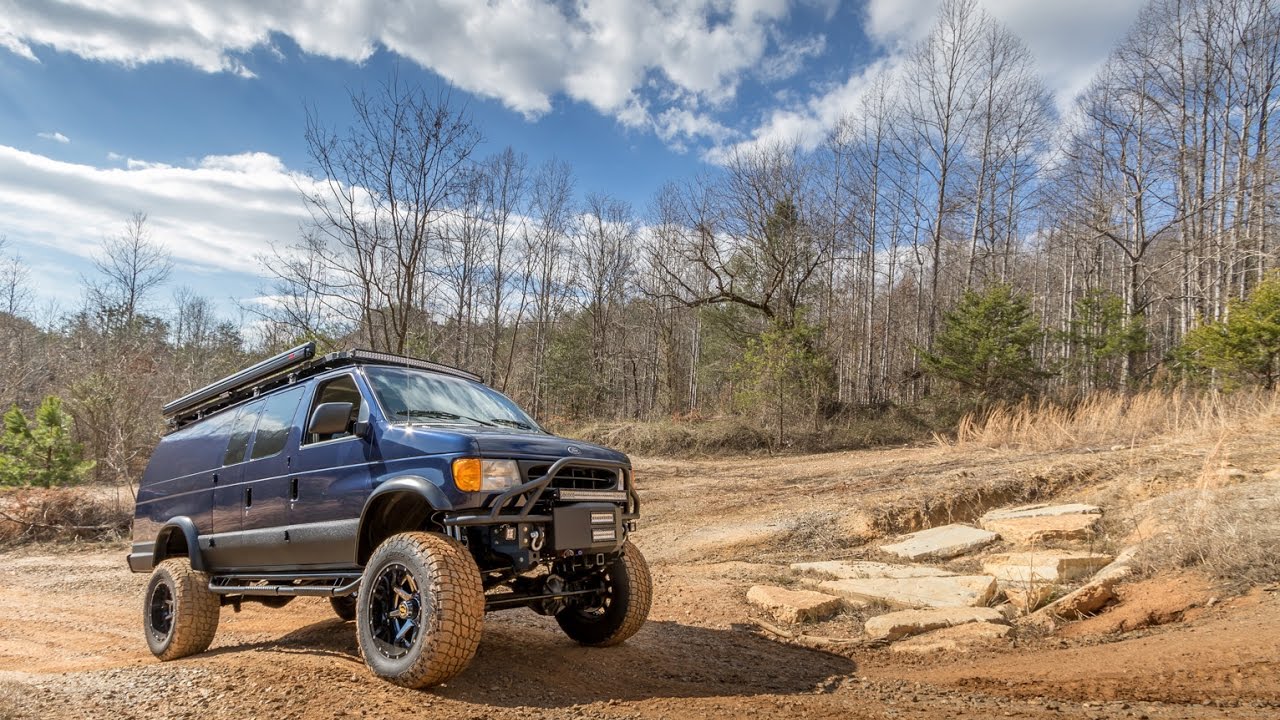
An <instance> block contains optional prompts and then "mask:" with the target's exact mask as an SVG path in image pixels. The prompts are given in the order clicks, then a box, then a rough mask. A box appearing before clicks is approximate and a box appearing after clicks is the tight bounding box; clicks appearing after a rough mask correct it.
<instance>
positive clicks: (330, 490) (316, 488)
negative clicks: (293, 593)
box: [289, 372, 378, 568]
mask: <svg viewBox="0 0 1280 720" xmlns="http://www.w3.org/2000/svg"><path fill="white" fill-rule="evenodd" d="M329 402H348V403H351V406H352V407H351V421H350V423H349V424H348V426H347V430H346V431H344V432H341V433H336V434H333V435H325V436H320V435H312V434H309V433H307V432H306V429H307V426H308V425H309V424H310V419H311V415H312V414H313V413H314V412H315V409H316V407H317V406H319V405H320V404H322V403H329ZM369 413H370V404H369V399H368V395H367V394H366V393H365V392H364V391H363V390H362V389H361V386H360V381H359V377H358V376H357V375H356V374H355V373H354V372H346V373H343V374H341V375H337V376H334V377H329V378H324V379H322V380H320V381H319V382H317V383H316V386H315V392H314V393H312V396H311V400H310V402H308V403H307V411H306V413H305V414H303V415H302V421H301V425H302V428H301V429H302V431H303V434H302V437H301V446H300V447H299V448H298V452H297V457H296V458H295V459H294V465H293V478H294V481H293V484H292V489H293V493H292V496H291V500H290V503H289V508H290V518H291V519H290V526H289V534H290V537H291V538H292V542H291V543H290V550H291V552H292V554H293V560H294V563H295V564H297V565H308V566H325V567H332V568H347V567H354V565H355V548H356V533H357V532H358V530H359V526H360V512H361V510H363V509H364V501H365V499H366V498H368V496H369V493H370V492H371V489H372V484H373V480H372V467H373V465H374V463H375V462H377V458H378V455H377V448H376V447H375V446H374V444H373V441H372V440H371V438H370V437H369V436H365V437H360V436H358V435H356V434H355V432H354V430H355V423H357V422H368V420H369Z"/></svg>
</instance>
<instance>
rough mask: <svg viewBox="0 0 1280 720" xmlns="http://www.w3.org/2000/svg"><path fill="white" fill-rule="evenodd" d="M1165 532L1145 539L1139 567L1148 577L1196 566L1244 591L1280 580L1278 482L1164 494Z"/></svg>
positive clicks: (1161, 508) (1161, 509)
mask: <svg viewBox="0 0 1280 720" xmlns="http://www.w3.org/2000/svg"><path fill="white" fill-rule="evenodd" d="M1155 510H1156V513H1157V514H1158V516H1159V517H1160V519H1161V520H1163V522H1162V523H1161V526H1162V531H1161V532H1159V533H1158V534H1156V535H1155V536H1153V537H1149V538H1146V539H1145V542H1143V544H1142V549H1141V551H1140V552H1139V554H1138V564H1139V568H1140V569H1141V570H1143V571H1144V572H1145V573H1146V574H1148V575H1154V574H1156V573H1159V572H1162V571H1169V570H1177V569H1181V568H1198V569H1200V570H1202V571H1203V572H1205V573H1206V574H1207V575H1209V576H1210V577H1212V578H1214V579H1216V580H1219V581H1221V582H1223V583H1224V584H1226V585H1228V586H1230V587H1233V588H1235V589H1240V588H1243V587H1247V586H1252V585H1266V584H1269V583H1274V582H1280V554H1277V553H1276V544H1277V541H1280V487H1277V484H1276V483H1274V482H1261V483H1249V484H1245V485H1233V486H1228V487H1209V486H1207V485H1206V484H1205V483H1203V482H1202V483H1201V487H1199V488H1196V489H1190V490H1184V491H1182V492H1177V493H1171V494H1170V495H1168V496H1166V497H1165V498H1162V502H1160V504H1159V506H1158V507H1157V508H1155Z"/></svg>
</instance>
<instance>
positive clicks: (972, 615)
mask: <svg viewBox="0 0 1280 720" xmlns="http://www.w3.org/2000/svg"><path fill="white" fill-rule="evenodd" d="M1004 620H1005V618H1004V615H1002V614H1001V613H1000V611H999V610H996V609H995V608H989V607H966V608H931V609H928V610H899V611H897V612H891V613H885V614H884V615H877V616H876V617H873V618H871V619H869V620H867V622H866V624H865V625H864V626H863V631H864V632H865V633H866V634H867V637H869V638H871V639H872V640H881V641H887V642H893V641H895V640H901V639H902V638H904V637H908V636H911V635H919V634H921V633H927V632H929V631H930V630H938V629H939V628H946V627H952V626H954V625H965V624H967V623H1003V622H1004Z"/></svg>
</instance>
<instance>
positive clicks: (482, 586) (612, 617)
mask: <svg viewBox="0 0 1280 720" xmlns="http://www.w3.org/2000/svg"><path fill="white" fill-rule="evenodd" d="M164 413H165V416H166V418H167V421H168V423H169V431H168V432H167V433H166V434H165V435H164V437H163V438H161V440H160V443H159V444H158V445H157V447H156V449H155V452H154V453H153V454H152V456H151V462H150V464H149V465H148V466H147V470H146V472H145V474H144V475H143V478H142V483H141V485H140V487H139V490H138V499H137V509H136V512H135V517H134V525H133V547H132V552H131V553H130V554H129V567H130V569H131V570H133V571H134V572H150V573H151V580H150V582H149V583H148V584H147V589H146V595H145V598H144V603H143V626H144V629H145V634H146V639H147V643H148V645H149V646H150V648H151V651H152V652H153V653H155V655H156V656H157V657H159V658H160V659H161V660H172V659H175V658H180V657H184V656H187V655H191V654H193V653H198V652H202V651H204V650H205V649H206V648H208V646H209V644H210V643H211V642H212V640H213V636H214V633H215V632H216V630H217V625H218V614H219V612H220V609H221V608H222V607H223V606H225V605H231V606H233V607H234V609H236V610H239V609H240V605H241V604H242V603H243V602H259V603H262V604H265V605H267V606H270V607H277V608H278V607H284V606H285V605H286V604H287V603H288V602H289V601H290V600H292V599H293V598H294V597H297V596H299V595H309V596H318V597H326V598H329V600H330V602H331V603H332V605H333V609H334V611H335V612H336V613H337V614H338V616H339V617H341V618H342V619H343V620H354V621H355V622H356V633H357V637H358V640H359V646H360V650H361V654H362V655H363V657H364V659H365V662H366V663H367V664H368V666H369V668H370V669H371V670H372V671H373V673H374V674H376V675H378V676H380V677H383V678H385V679H387V680H390V681H391V682H394V683H396V684H399V685H403V686H407V687H424V686H428V685H433V684H438V683H441V682H444V681H446V680H448V679H449V678H451V677H453V676H455V675H457V674H458V673H459V672H461V671H462V670H463V669H464V668H465V667H466V666H467V664H468V663H469V662H470V661H471V658H472V657H473V656H474V654H475V651H476V647H477V646H478V645H479V642H480V634H481V627H482V625H483V618H484V614H485V612H487V611H491V610H500V609H507V608H517V607H527V608H531V609H533V610H534V611H536V612H538V613H541V614H545V615H553V616H555V618H556V620H557V622H558V623H559V625H560V627H561V628H563V630H564V632H565V633H566V634H567V635H568V636H569V637H570V638H572V639H573V640H575V641H577V642H579V643H583V644H585V645H594V646H607V645H615V644H617V643H620V642H622V641H624V640H626V639H627V638H628V637H630V636H631V635H633V634H635V632H636V631H637V630H639V629H640V626H641V625H642V624H643V623H644V621H645V619H646V617H647V616H648V612H649V606H650V601H651V589H652V582H651V580H650V576H649V570H648V566H647V565H646V563H645V560H644V557H643V556H642V555H641V554H640V552H639V550H637V549H636V547H635V546H634V545H633V544H632V543H631V542H630V541H628V539H627V538H628V534H629V533H630V532H632V531H633V530H634V528H635V522H636V519H637V518H638V517H639V510H640V499H639V496H638V495H637V494H636V491H635V485H634V481H633V478H632V472H631V464H630V461H629V460H628V459H627V457H626V456H625V455H623V454H621V453H618V452H615V451H613V450H609V449H606V448H603V447H598V446H596V445H589V444H586V443H581V442H576V441H571V440H567V439H564V438H560V437H556V436H554V435H551V434H549V433H547V432H546V431H545V430H543V429H542V428H541V427H540V426H539V425H538V423H537V422H535V421H534V420H533V419H532V418H530V417H529V416H528V415H527V414H525V413H524V411H522V410H521V409H520V408H519V407H518V406H517V405H516V404H515V403H514V402H512V401H511V400H510V399H509V398H507V397H506V396H504V395H503V394H501V393H499V392H497V391H496V390H494V389H492V388H489V387H487V386H485V385H484V384H483V382H481V379H480V378H479V377H478V376H475V375H472V374H470V373H467V372H464V371H462V370H457V369H455V368H450V367H447V366H444V365H439V364H436V363H431V362H427V361H423V360H417V359H414V358H409V357H402V356H397V355H391V354H387V353H380V352H373V351H368V350H351V351H346V352H337V353H330V354H328V355H324V356H322V357H317V356H316V353H315V344H314V343H307V344H305V345H301V346H299V347H296V348H294V349H292V350H290V351H288V352H285V353H281V354H280V355H277V356H275V357H272V358H269V359H267V360H264V361H262V362H260V363H258V364H256V365H254V366H252V367H250V368H247V369H245V370H242V371H240V372H238V373H236V374H234V375H231V376H229V377H227V378H224V379H222V380H219V381H218V382H216V383H213V384H211V385H209V386H207V387H204V388H201V389H199V390H196V391H195V392H192V393H191V394H189V395H186V396H184V397H182V398H179V399H178V400H174V401H173V402H171V403H168V404H167V405H165V407H164Z"/></svg>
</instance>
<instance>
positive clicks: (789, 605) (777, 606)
mask: <svg viewBox="0 0 1280 720" xmlns="http://www.w3.org/2000/svg"><path fill="white" fill-rule="evenodd" d="M747 602H749V603H751V604H752V605H755V606H756V607H758V608H761V609H763V610H766V611H767V612H769V614H771V615H773V617H775V618H777V619H778V620H779V621H781V622H785V623H798V622H806V621H810V620H825V619H826V618H829V617H831V616H832V615H834V614H836V613H837V612H840V608H842V607H843V606H844V601H843V600H841V599H840V598H838V597H836V596H834V595H826V594H823V593H820V592H814V591H812V590H788V589H786V588H780V587H773V586H771V585H754V586H752V587H751V589H750V590H748V591H747Z"/></svg>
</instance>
